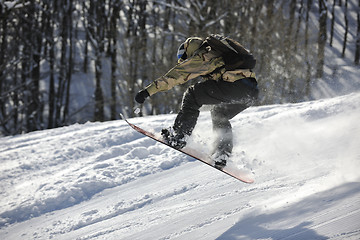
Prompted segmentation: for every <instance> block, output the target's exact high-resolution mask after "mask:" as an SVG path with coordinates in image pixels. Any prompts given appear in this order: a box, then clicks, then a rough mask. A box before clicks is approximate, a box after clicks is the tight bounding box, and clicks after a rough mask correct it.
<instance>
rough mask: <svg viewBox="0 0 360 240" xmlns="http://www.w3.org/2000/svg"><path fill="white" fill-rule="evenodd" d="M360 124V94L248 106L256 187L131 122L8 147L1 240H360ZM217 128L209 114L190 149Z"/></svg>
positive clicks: (75, 129)
mask: <svg viewBox="0 0 360 240" xmlns="http://www.w3.org/2000/svg"><path fill="white" fill-rule="evenodd" d="M174 118H175V115H162V116H153V117H146V118H135V119H130V121H131V122H132V123H135V124H138V125H140V126H142V127H144V128H146V129H153V130H154V131H159V130H160V129H161V128H162V127H164V126H169V125H171V123H172V122H173V120H174ZM359 119H360V93H352V94H349V95H346V96H341V97H336V98H331V99H323V100H318V101H312V102H304V103H298V104H284V105H272V106H262V107H253V108H250V109H247V110H246V111H245V112H243V113H242V114H239V115H238V116H237V117H235V118H234V119H233V120H232V123H233V127H234V132H235V134H234V135H235V139H234V140H235V149H234V156H233V159H232V160H233V162H234V164H236V165H238V166H239V167H244V168H246V169H248V170H249V171H252V172H253V174H254V178H255V183H253V184H244V183H242V182H239V181H236V180H234V179H232V178H230V177H228V176H226V175H225V174H222V173H220V172H218V171H216V170H214V169H212V168H210V167H208V166H206V165H203V164H201V163H199V162H197V161H194V160H193V159H191V158H190V157H186V156H184V155H182V154H180V153H178V152H177V151H175V150H172V149H170V148H168V147H166V146H164V145H162V144H159V143H155V142H154V141H153V140H151V139H149V138H146V137H144V136H142V135H140V134H139V133H137V132H135V131H134V130H132V129H131V128H130V127H128V126H127V125H126V123H125V122H124V121H113V122H106V123H86V124H82V125H80V124H77V125H72V126H69V127H63V128H59V129H53V130H46V131H39V132H33V133H29V134H25V135H20V136H14V137H4V138H1V139H0V162H1V165H0V180H1V182H0V196H1V197H0V203H1V204H0V239H360V208H359V206H360V174H359V171H360V138H359V136H360V124H359ZM209 129H211V121H210V120H209V113H208V112H202V113H201V117H200V119H199V122H198V125H197V127H196V129H195V131H194V134H193V137H192V139H191V140H190V143H191V144H194V145H195V143H196V147H198V148H202V149H204V150H209V149H210V147H209V146H210V145H211V131H209Z"/></svg>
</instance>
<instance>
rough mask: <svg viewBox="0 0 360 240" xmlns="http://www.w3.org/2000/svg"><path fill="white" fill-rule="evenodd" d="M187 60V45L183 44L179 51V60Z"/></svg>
mask: <svg viewBox="0 0 360 240" xmlns="http://www.w3.org/2000/svg"><path fill="white" fill-rule="evenodd" d="M186 58H187V55H186V51H185V43H182V44H181V45H180V47H179V49H178V51H177V59H178V61H180V60H185V59H186Z"/></svg>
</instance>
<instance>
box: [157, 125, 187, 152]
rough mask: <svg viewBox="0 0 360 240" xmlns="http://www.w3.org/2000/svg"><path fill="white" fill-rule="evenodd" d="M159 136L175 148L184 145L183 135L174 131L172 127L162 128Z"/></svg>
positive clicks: (180, 147)
mask: <svg viewBox="0 0 360 240" xmlns="http://www.w3.org/2000/svg"><path fill="white" fill-rule="evenodd" d="M161 136H162V137H163V139H164V141H165V142H166V143H167V144H169V145H170V146H171V147H173V148H175V149H182V148H184V147H185V146H186V140H185V135H184V134H183V133H175V132H174V130H173V129H172V128H164V129H162V130H161Z"/></svg>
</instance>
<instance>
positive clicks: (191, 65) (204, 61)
mask: <svg viewBox="0 0 360 240" xmlns="http://www.w3.org/2000/svg"><path fill="white" fill-rule="evenodd" d="M222 66H224V61H223V60H222V58H221V57H218V56H215V55H214V54H213V53H212V52H207V50H206V49H204V50H201V51H200V52H199V53H198V54H196V55H195V56H193V57H191V58H189V59H187V60H186V61H184V62H182V63H179V64H177V65H176V66H175V67H173V68H172V69H170V71H168V72H167V73H166V74H165V75H164V76H162V77H160V78H158V79H156V80H155V81H154V82H152V83H151V84H150V85H148V86H147V87H146V88H145V89H146V90H147V92H148V93H149V95H150V96H151V95H153V94H155V93H157V92H161V91H167V90H169V89H171V88H173V87H174V86H176V85H179V84H183V83H185V82H187V81H189V80H191V79H194V78H196V77H199V76H201V75H206V74H209V73H211V72H213V71H214V70H216V69H217V68H220V67H222Z"/></svg>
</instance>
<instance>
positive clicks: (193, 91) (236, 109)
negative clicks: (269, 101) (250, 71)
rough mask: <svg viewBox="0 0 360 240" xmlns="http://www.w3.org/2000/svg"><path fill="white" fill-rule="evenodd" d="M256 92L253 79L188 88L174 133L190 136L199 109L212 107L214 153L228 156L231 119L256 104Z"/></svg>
mask: <svg viewBox="0 0 360 240" xmlns="http://www.w3.org/2000/svg"><path fill="white" fill-rule="evenodd" d="M258 94H259V91H258V88H257V82H256V80H255V79H254V78H244V79H241V80H238V81H235V82H226V81H223V80H219V81H214V80H207V81H204V82H200V83H197V84H195V85H193V86H191V87H189V88H188V90H187V91H186V92H185V93H184V96H183V100H182V106H181V109H180V112H179V113H178V115H177V117H176V119H175V122H174V126H173V128H174V130H175V131H176V132H177V133H181V134H185V135H191V133H192V131H193V129H194V127H195V125H196V122H197V119H198V117H199V114H200V111H199V109H200V108H201V106H203V105H214V106H213V107H212V109H211V119H212V124H213V131H214V132H215V134H216V139H215V142H214V144H215V146H214V153H215V152H218V153H220V154H222V153H226V154H228V155H230V154H231V152H232V149H233V135H232V127H231V124H230V121H229V120H230V119H232V118H233V117H234V116H236V115H237V114H238V113H240V112H242V111H243V110H245V109H246V108H248V107H249V106H251V105H253V104H254V103H255V102H256V99H257V97H258Z"/></svg>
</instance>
